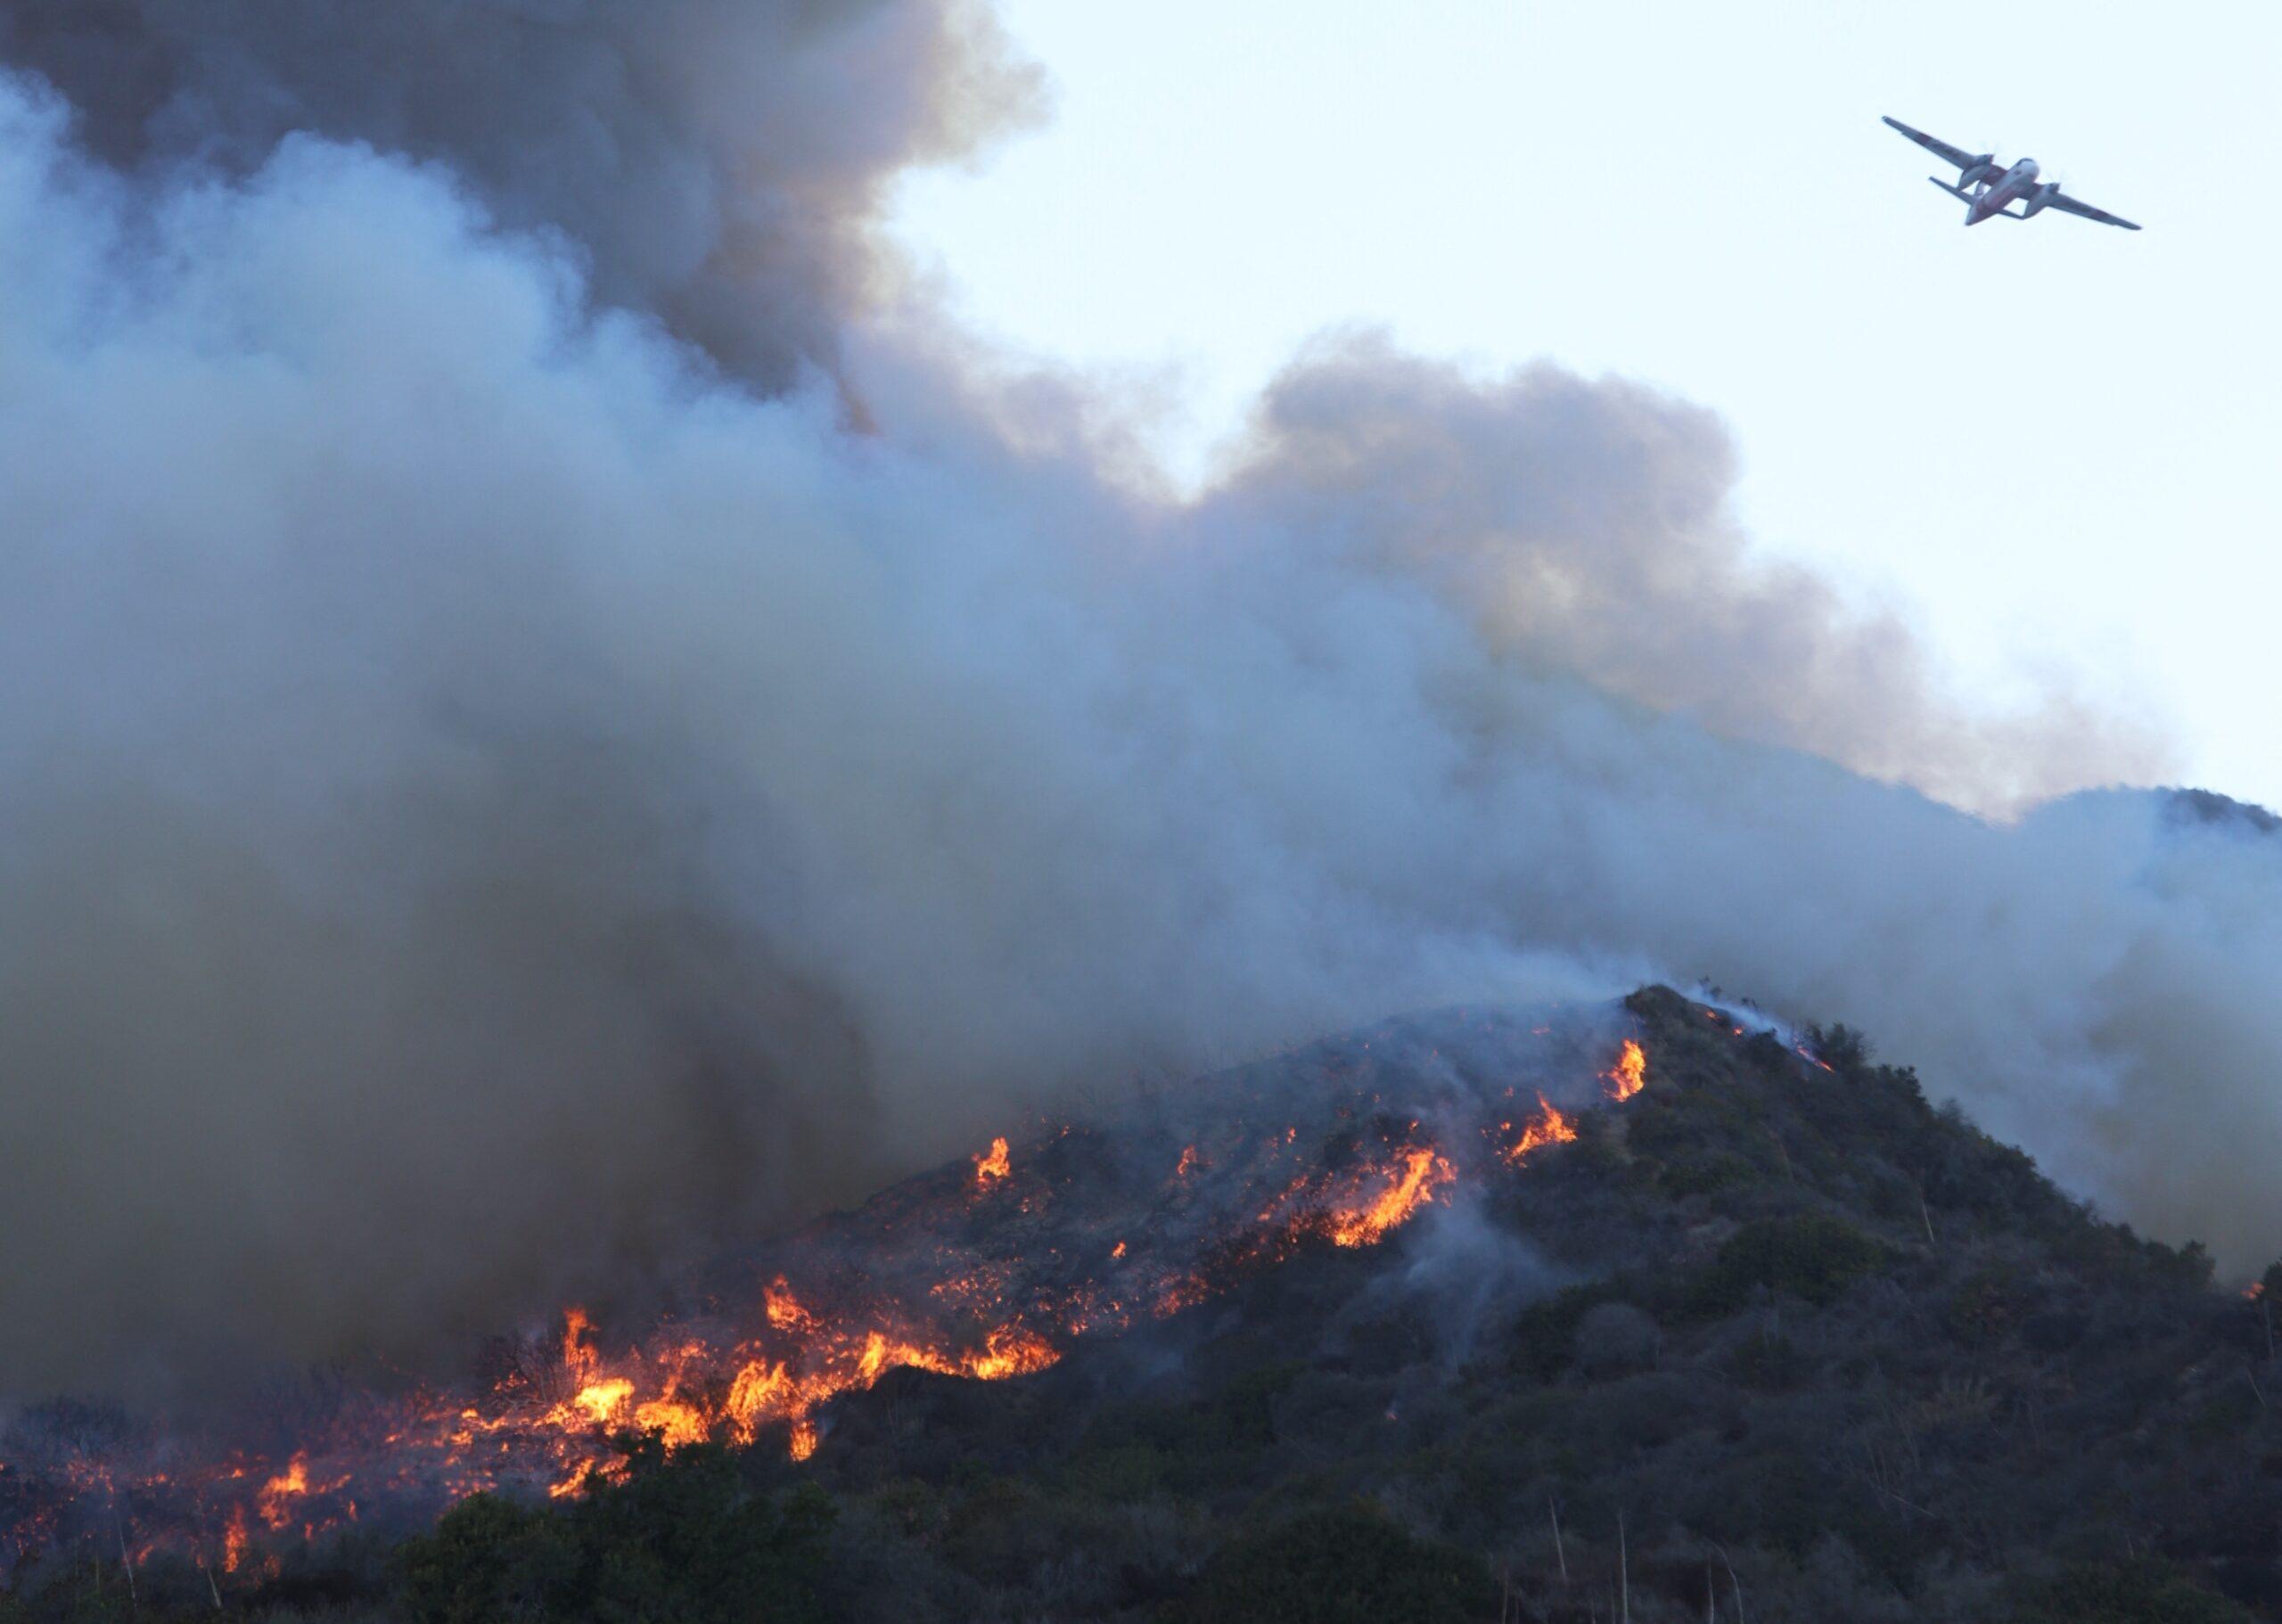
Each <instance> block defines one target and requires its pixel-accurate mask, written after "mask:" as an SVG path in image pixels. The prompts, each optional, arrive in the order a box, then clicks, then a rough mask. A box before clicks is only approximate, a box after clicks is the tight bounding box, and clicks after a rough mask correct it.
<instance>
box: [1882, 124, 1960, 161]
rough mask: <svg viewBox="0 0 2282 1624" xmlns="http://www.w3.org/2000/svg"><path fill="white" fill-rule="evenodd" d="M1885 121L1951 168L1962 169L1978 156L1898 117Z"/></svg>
mask: <svg viewBox="0 0 2282 1624" xmlns="http://www.w3.org/2000/svg"><path fill="white" fill-rule="evenodd" d="M1886 122H1887V123H1888V124H1891V125H1892V126H1893V127H1894V128H1896V129H1898V130H1900V132H1901V133H1902V134H1903V135H1907V136H1909V138H1910V139H1911V140H1912V141H1915V142H1916V143H1917V144H1918V145H1919V146H1922V147H1924V148H1925V150H1926V151H1927V152H1932V153H1933V154H1934V155H1935V156H1937V157H1939V158H1940V159H1941V161H1942V162H1943V163H1945V164H1948V165H1950V167H1951V168H1958V169H1962V168H1965V167H1966V165H1967V164H1969V163H1971V162H1972V161H1973V160H1974V159H1975V158H1976V157H1978V156H1979V154H1978V153H1975V152H1966V150H1965V149H1964V148H1963V147H1954V146H1951V145H1950V144H1949V143H1948V142H1946V141H1936V140H1935V139H1933V136H1931V135H1927V134H1926V133H1925V131H1924V130H1914V129H1912V128H1910V127H1909V126H1908V125H1907V124H1904V123H1903V122H1902V121H1901V120H1900V119H1886Z"/></svg>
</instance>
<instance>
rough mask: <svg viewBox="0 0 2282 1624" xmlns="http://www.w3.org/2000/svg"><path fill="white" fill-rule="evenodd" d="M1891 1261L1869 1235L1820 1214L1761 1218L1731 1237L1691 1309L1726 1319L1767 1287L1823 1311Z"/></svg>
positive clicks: (1709, 1269)
mask: <svg viewBox="0 0 2282 1624" xmlns="http://www.w3.org/2000/svg"><path fill="white" fill-rule="evenodd" d="M1891 1259H1892V1254H1891V1253H1890V1252H1889V1251H1887V1249H1886V1248H1885V1247H1884V1245H1882V1244H1880V1243H1878V1242H1877V1241H1876V1240H1875V1239H1873V1238H1872V1237H1871V1236H1869V1235H1867V1234H1863V1233H1862V1232H1861V1231H1860V1230H1859V1229H1857V1228H1855V1227H1854V1226H1853V1225H1851V1224H1849V1223H1846V1222H1844V1221H1843V1220H1842V1219H1839V1218H1829V1217H1826V1216H1825V1215H1824V1214H1822V1213H1818V1212H1802V1213H1795V1214H1794V1215H1792V1216H1791V1217H1788V1218H1760V1219H1757V1220H1755V1221H1753V1222H1752V1223H1749V1224H1745V1225H1744V1226H1743V1227H1742V1228H1741V1229H1738V1230H1737V1231H1736V1233H1735V1234H1732V1235H1729V1236H1728V1239H1727V1242H1726V1243H1725V1244H1724V1245H1722V1246H1721V1247H1720V1251H1719V1255H1718V1256H1717V1257H1716V1258H1714V1259H1712V1262H1711V1264H1710V1265H1709V1266H1708V1267H1706V1268H1705V1269H1704V1270H1703V1273H1702V1275H1699V1276H1698V1278H1697V1280H1696V1282H1695V1290H1694V1292H1692V1293H1691V1300H1692V1304H1693V1306H1694V1307H1695V1308H1696V1309H1697V1311H1699V1312H1703V1313H1712V1314H1724V1313H1727V1312H1729V1311H1730V1310H1732V1309H1734V1308H1738V1307H1740V1306H1741V1305H1742V1304H1743V1303H1744V1301H1745V1300H1748V1299H1749V1297H1750V1295H1751V1293H1752V1292H1753V1289H1754V1288H1756V1287H1760V1286H1764V1287H1766V1288H1767V1289H1768V1290H1769V1291H1771V1292H1780V1293H1783V1294H1785V1295H1788V1296H1792V1297H1797V1298H1801V1299H1802V1300H1805V1301H1808V1302H1810V1303H1813V1304H1814V1305H1815V1306H1816V1307H1818V1308H1823V1307H1826V1306H1828V1305H1829V1304H1830V1303H1832V1302H1834V1301H1835V1300H1837V1298H1838V1296H1839V1293H1841V1292H1843V1291H1845V1289H1846V1288H1847V1287H1848V1286H1850V1285H1851V1284H1853V1283H1854V1282H1855V1281H1857V1280H1859V1279H1860V1278H1861V1277H1862V1276H1863V1275H1870V1274H1875V1273H1876V1272H1877V1271H1878V1270H1880V1269H1882V1268H1884V1267H1886V1266H1887V1264H1888V1263H1889V1262H1890V1261H1891Z"/></svg>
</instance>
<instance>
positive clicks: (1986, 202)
mask: <svg viewBox="0 0 2282 1624" xmlns="http://www.w3.org/2000/svg"><path fill="white" fill-rule="evenodd" d="M2041 173H2042V171H2041V170H2040V169H2039V168H2037V161H2036V160H2035V159H2033V158H2023V159H2022V160H2020V161H2019V162H2018V163H2016V164H2015V165H2014V166H2013V167H2012V168H2009V169H2007V170H2006V171H2005V172H2004V173H2003V174H2002V175H1999V176H1997V177H1996V178H1995V179H1994V180H1992V181H1991V182H1990V183H1989V185H1988V186H1987V187H1986V188H1985V189H1984V190H1983V191H1982V192H1981V193H1979V194H1978V195H1977V196H1975V197H1974V200H1973V201H1971V202H1970V203H1967V204H1966V210H1965V223H1966V225H1968V226H1978V225H1980V224H1981V223H1982V221H1983V220H1985V219H1987V218H1988V217H1990V216H1991V215H1992V214H2002V213H2003V212H2004V211H2005V209H2006V207H2007V205H2008V204H2010V203H2012V202H2013V201H2015V200H2016V199H2017V200H2018V201H2020V202H2021V203H2022V204H2023V206H2025V205H2027V204H2028V203H2030V202H2032V201H2035V199H2036V197H2037V193H2038V192H2039V191H2040V187H2039V186H2038V185H2037V176H2039V175H2040V174H2041ZM2030 212H2031V213H2034V212H2035V210H2034V209H2031V210H2030Z"/></svg>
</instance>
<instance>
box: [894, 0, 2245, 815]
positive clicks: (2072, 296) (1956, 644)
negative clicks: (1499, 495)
mask: <svg viewBox="0 0 2282 1624" xmlns="http://www.w3.org/2000/svg"><path fill="white" fill-rule="evenodd" d="M998 9H999V11H1000V13H1001V15H1002V16H1003V17H1004V19H1005V20H1006V24H1007V26H1008V28H1009V29H1011V31H1012V32H1013V34H1014V37H1015V38H1016V39H1017V40H1018V41H1019V42H1020V43H1021V44H1022V46H1023V47H1024V48H1025V49H1026V50H1027V51H1028V52H1029V53H1030V54H1031V55H1033V56H1034V57H1036V58H1037V59H1038V60H1039V61H1040V62H1043V63H1044V64H1045V66H1046V68H1047V70H1048V72H1049V74H1050V76H1051V78H1052V80H1053V83H1054V91H1055V110H1054V115H1053V119H1052V121H1051V122H1050V123H1049V124H1048V125H1047V127H1045V128H1043V129H1041V130H1039V131H1038V132H1035V133H1032V134H1030V135H1023V136H1021V137H1018V138H1016V139H1014V140H1013V141H1011V142H1008V143H1006V144H1003V145H1001V146H1000V147H999V148H997V150H996V151H995V152H993V153H992V154H991V156H990V157H989V160H987V161H986V162H985V163H984V164H983V165H982V166H981V168H977V169H975V170H973V171H947V172H936V173H929V174H924V175H920V176H914V177H913V178H912V179H911V180H909V181H908V182H907V184H906V185H904V187H903V189H902V191H901V193H900V194H899V198H898V200H897V206H896V210H895V217H894V221H893V229H894V231H895V234H896V235H897V236H898V237H899V240H901V241H902V242H904V243H905V244H907V246H908V247H909V248H910V249H911V250H913V252H914V253H915V255H916V257H917V258H918V260H919V262H920V263H921V264H922V266H923V267H927V268H928V269H929V270H931V271H932V272H934V273H935V274H937V275H940V277H941V278H942V279H943V281H944V283H945V284H946V285H947V287H948V290H949V292H950V297H951V299H952V302H953V304H954V306H955V308H956V309H958V310H959V311H960V312H961V313H962V314H963V315H964V316H965V318H966V319H967V320H968V321H969V322H970V323H972V324H973V325H974V326H975V327H976V328H978V329H979V330H980V331H981V332H984V333H986V334H988V335H990V336H992V337H994V338H996V339H997V340H1001V341H1003V342H1006V343H1007V344H1008V345H1010V346H1011V347H1013V348H1014V349H1018V350H1021V351H1024V352H1027V353H1030V354H1034V355H1038V356H1050V357H1055V358H1056V359H1058V360H1063V361H1067V362H1074V363H1077V364H1079V365H1083V366H1088V367H1098V368H1102V369H1104V370H1106V371H1109V372H1111V373H1127V374H1132V375H1138V376H1140V377H1142V378H1144V379H1146V380H1151V381H1155V382H1158V383H1165V382H1170V383H1172V384H1173V385H1175V386H1177V389H1178V398H1179V400H1180V401H1181V402H1182V404H1183V407H1184V412H1183V414H1182V415H1181V416H1180V417H1179V418H1178V419H1177V420H1175V421H1172V422H1168V423H1167V424H1166V425H1165V426H1164V428H1163V430H1162V447H1163V449H1164V454H1165V455H1166V456H1167V458H1168V459H1169V460H1170V462H1171V463H1173V464H1174V465H1175V466H1176V467H1178V468H1182V469H1185V470H1188V471H1192V472H1193V471H1194V469H1196V468H1197V467H1199V466H1200V465H1201V464H1202V462H1203V455H1204V448H1205V447H1207V446H1208V445H1209V444H1210V442H1211V440H1212V439H1213V438H1214V437H1216V436H1218V435H1219V434H1222V433H1224V432H1226V431H1227V429H1228V428H1229V427H1231V426H1232V425H1233V424H1234V422H1235V421H1236V419H1237V417H1238V416H1239V415H1240V414H1241V412H1242V410H1243V407H1244V402H1245V400H1246V399H1247V398H1249V396H1250V395H1251V394H1252V391H1253V390H1256V389H1257V388H1258V387H1259V385H1260V382H1261V381H1263V380H1264V379H1265V378H1266V377H1267V376H1268V374H1269V373H1272V372H1273V371H1274V370H1275V369H1276V366H1278V365H1280V364H1281V363H1282V362H1283V361H1284V360H1285V358H1286V357H1288V356H1289V355H1290V354H1291V352H1292V350H1293V348H1294V347H1295V346H1296V345H1297V344H1298V343H1299V342H1300V341H1301V340H1303V339H1304V338H1305V337H1306V336H1307V335H1308V334H1309V333H1310V332H1314V331H1316V330H1317V329H1319V328H1321V327H1323V326H1325V325H1326V324H1334V323H1340V322H1348V321H1357V320H1361V321H1368V322H1375V323H1380V324H1384V325H1386V326H1387V327H1389V328H1391V330H1392V331H1393V332H1394V333H1395V334H1396V335H1397V336H1398V337H1399V338H1400V340H1403V341H1404V342H1406V343H1408V344H1409V345H1412V346H1414V347H1416V348H1418V349H1424V350H1426V351H1429V352H1432V353H1435V354H1442V355H1449V356H1455V357H1463V358H1466V359H1469V360H1471V361H1473V362H1475V363H1479V364H1480V365H1483V366H1486V367H1495V366H1499V365H1506V364H1508V363H1512V362H1516V361H1522V360H1526V359H1530V358H1532V357H1540V356H1542V357H1548V358H1550V359H1553V360H1556V361H1558V362H1560V363H1563V364H1564V365H1569V366H1572V367H1574V368H1577V369H1579V370H1580V371H1583V372H1586V373H1600V372H1616V373H1624V374H1627V375H1629V376H1631V377H1635V378H1638V379H1642V380H1645V381H1649V382H1652V383H1655V384H1658V385H1660V386H1663V387H1667V388H1669V389H1670V390H1674V391H1676V392H1678V393H1680V394H1683V395H1685V396H1687V397H1689V398H1693V399H1695V400H1697V401H1699V402H1702V403H1703V404H1704V405H1707V406H1712V407H1715V408H1716V409H1718V410H1719V411H1720V412H1721V413H1722V414H1724V415H1725V416H1726V417H1727V419H1728V422H1729V423H1730V425H1731V426H1732V429H1733V431H1734V433H1735V436H1736V440H1737V443H1738V445H1739V447H1740V449H1741V453H1742V458H1743V464H1744V476H1743V484H1742V488H1741V492H1740V502H1741V507H1742V512H1743V514H1744V519H1745V521H1746V522H1747V523H1748V525H1749V526H1750V528H1751V529H1752V530H1753V534H1754V535H1755V536H1756V537H1758V539H1759V542H1760V544H1761V546H1762V548H1763V549H1764V550H1765V551H1766V552H1768V553H1769V554H1771V555H1772V554H1787V555H1791V556H1795V557H1801V558H1805V559H1809V560H1811V561H1814V562H1817V563H1818V564H1819V565H1821V566H1822V567H1823V568H1825V569H1826V570H1827V571H1828V572H1830V573H1831V574H1833V575H1834V576H1835V578H1838V579H1839V580H1840V581H1841V582H1842V584H1843V585H1844V586H1847V587H1848V588H1849V590H1851V591H1853V592H1856V593H1858V594H1861V595H1886V596H1890V597H1893V598H1896V599H1898V600H1899V601H1900V602H1901V603H1904V604H1905V605H1907V606H1908V607H1909V608H1910V609H1911V610H1913V611H1915V612H1916V614H1917V617H1918V618H1919V619H1920V620H1921V621H1922V622H1923V624H1925V626H1926V627H1927V628H1928V629H1929V631H1930V632H1931V634H1932V636H1933V641H1934V643H1935V644H1936V646H1937V648H1938V649H1939V651H1940V652H1941V656H1942V658H1943V659H1944V660H1947V661H1948V662H1949V664H1950V667H1951V668H1952V669H1954V670H1955V671H1956V672H1957V673H1958V675H1959V676H1960V677H1961V678H1962V679H1963V680H1964V681H1965V682H1966V685H1968V686H1970V687H1978V688H1984V689H1986V690H1988V691H1990V692H1991V693H2002V692H2005V691H2007V685H2008V684H2009V683H2012V682H2014V681H2016V680H2017V679H2018V678H2019V677H2020V676H2021V675H2022V674H2023V672H2033V671H2035V670H2036V669H2038V668H2040V666H2047V665H2053V664H2057V665H2059V666H2061V667H2064V668H2069V669H2072V670H2074V671H2076V672H2079V673H2081V675H2082V676H2083V677H2085V678H2086V680H2087V682H2088V685H2089V687H2090V688H2091V690H2092V691H2093V692H2094V693H2106V694H2111V695H2114V696H2117V697H2118V698H2119V699H2120V700H2122V701H2123V702H2127V703H2130V702H2135V701H2139V700H2142V699H2144V700H2145V701H2150V702H2152V703H2153V704H2154V705H2155V707H2156V708H2157V709H2158V710H2159V711H2160V712H2161V713H2162V714H2163V715H2165V716H2166V717H2168V718H2170V719H2171V720H2172V721H2174V722H2175V723H2176V724H2177V726H2178V728H2179V756H2180V758H2181V759H2182V761H2183V763H2184V765H2185V767H2186V768H2187V771H2188V775H2189V776H2192V777H2194V778H2196V779H2198V780H2200V781H2202V782H2205V783H2210V784H2212V785H2213V786H2214V787H2218V788H2221V789H2224V790H2228V791H2231V792H2233V793H2237V794H2241V795H2247V796H2252V797H2255V798H2259V799H2262V800H2267V801H2268V802H2270V803H2277V804H2282V707H2278V705H2277V703H2276V701H2275V697H2274V691H2275V683H2274V681H2273V678H2272V677H2271V675H2270V673H2271V670H2272V668H2273V663H2274V658H2275V653H2276V647H2275V645H2276V643H2277V641H2278V638H2277V636H2276V627H2277V626H2278V599H2282V561H2278V550H2277V547H2278V542H2277V529H2278V527H2277V525H2276V522H2275V511H2276V483H2277V472H2278V457H2277V450H2278V439H2282V432H2278V431H2282V408H2278V406H2277V404H2276V391H2275V378H2276V373H2277V370H2278V364H2282V321H2278V318H2277V315H2276V303H2275V295H2274V293H2273V291H2272V287H2273V284H2274V283H2276V282H2277V280H2278V266H2277V258H2278V249H2282V203H2278V202H2277V201H2275V193H2276V192H2277V191H2278V190H2282V105H2278V98H2277V93H2276V90H2275V85H2276V73H2277V70H2278V68H2282V5H2278V4H2273V3H2272V0H2261V3H2256V4H2253V3H2236V4H2180V5H2178V6H2170V7H2155V6H2138V5H2129V6H2127V5H2123V4H2097V5H2093V6H2085V5H2081V4H2076V5H2068V4H2015V5H2002V4H1954V3H1950V0H1942V3H1939V4H1909V5H1900V4H1885V5H1879V6H1876V7H1872V6H1869V5H1863V4H1807V3H1806V0H1748V3H1745V0H1736V3H1733V4H1720V5H1716V6H1711V5H1693V4H1677V3H1668V4H1641V3H1639V0H1559V3H1557V4H1525V3H1521V0H1406V3H1405V4H1400V5H1396V4H1391V3H1390V0H1149V3H1148V4H1138V3H1137V0H1002V3H1001V4H1000V5H999V8H998ZM1881 113H1892V114H1893V115H1894V116H1896V117H1898V118H1900V119H1904V120H1906V121H1907V122H1909V123H1911V124H1914V125H1916V126H1917V127H1920V128H1922V129H1925V130H1930V131H1931V132H1933V134H1935V135H1940V136H1941V137H1943V138H1944V139H1947V140H1950V141H1953V142H1956V143H1958V144H1961V145H1966V146H1970V147H1974V149H1975V150H1979V149H1981V148H1983V147H1990V146H1993V147H1995V148H1996V149H1997V150H1998V151H1999V154H2000V155H2001V156H2002V157H2004V158H2006V159H2007V160H2009V159H2012V158H2015V157H2018V156H2020V155H2021V154H2022V153H2023V152H2027V153H2029V154H2032V155H2033V156H2034V157H2036V158H2037V159H2038V160H2040V162H2042V163H2043V165H2044V166H2045V168H2046V171H2047V174H2048V176H2051V175H2057V176H2059V177H2060V178H2061V179H2062V180H2063V181H2064V182H2065V183H2066V185H2067V186H2068V188H2069V190H2071V191H2072V192H2076V193H2081V195H2083V196H2084V197H2085V198H2087V199H2088V200H2089V201H2092V202H2094V203H2097V204H2098V205H2100V206H2102V207H2104V208H2107V209H2113V210H2114V211H2115V212H2116V213H2119V214H2122V215H2125V216H2128V217H2130V218H2132V219H2135V220H2138V221H2140V222H2141V223H2142V224H2144V225H2145V226H2146V227H2147V229H2146V230H2145V231H2144V232H2141V233H2138V234H2131V233H2126V232H2121V231H2116V230H2114V229H2112V228H2109V227H2106V226H2097V225H2094V224H2092V223H2090V222H2088V221H2083V220H2078V219H2073V218H2068V217H2061V216H2059V215H2056V214H2055V215H2047V216H2045V217H2040V218H2039V219H2037V220H2035V221H2032V222H2030V223H2027V224H2018V223H2013V222H2007V221H1991V222H1990V223H1988V224H1986V225H1983V226H1977V227H1974V229H1973V230H1972V231H1970V232H1967V231H1966V230H1965V229H1964V228H1963V227H1962V226H1960V224H1959V219H1960V217H1961V215H1962V213H1963V209H1962V207H1961V206H1960V205H1958V204H1956V203H1954V202H1952V201H1950V200H1949V199H1946V198H1944V197H1942V196H1941V194H1940V193H1937V192H1935V191H1934V190H1933V188H1932V187H1931V186H1929V185H1926V184H1925V178H1924V177H1925V175H1926V174H1928V173H1929V172H1931V171H1932V170H1933V169H1934V168H1937V167H1938V166H1936V165H1935V164H1934V163H1933V160H1932V159H1931V156H1930V154H1926V153H1924V152H1919V151H1918V150H1917V148H1915V147H1913V146H1911V145H1910V144H1909V143H1907V142H1905V141H1903V140H1902V139H1901V138H1900V136H1898V135H1894V134H1893V133H1892V131H1890V130H1888V129H1887V128H1885V127H1884V126H1883V125H1882V124H1880V123H1879V122H1878V115H1879V114H1881Z"/></svg>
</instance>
